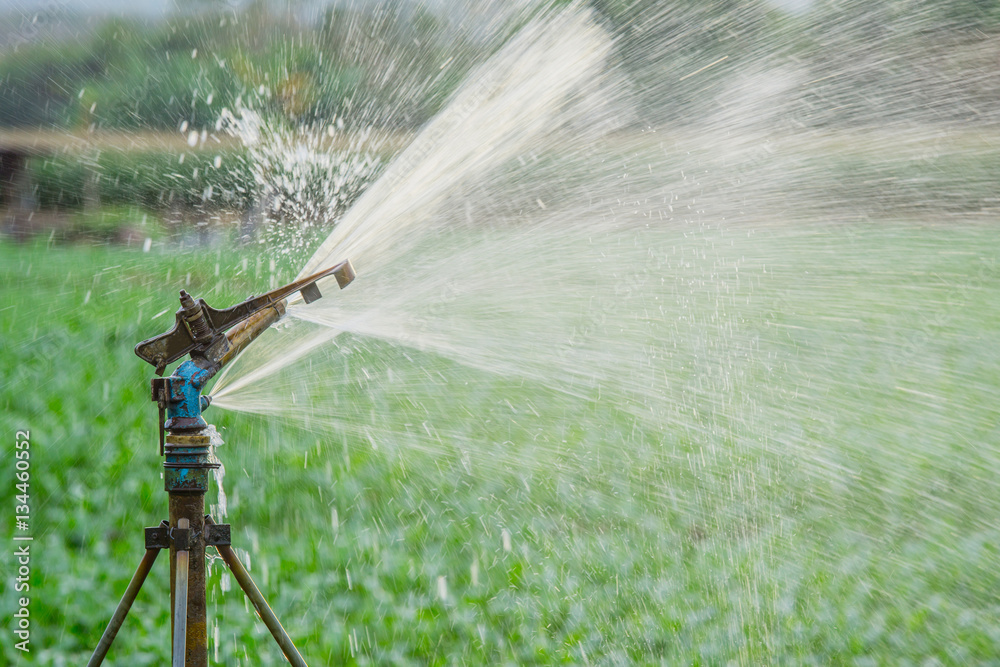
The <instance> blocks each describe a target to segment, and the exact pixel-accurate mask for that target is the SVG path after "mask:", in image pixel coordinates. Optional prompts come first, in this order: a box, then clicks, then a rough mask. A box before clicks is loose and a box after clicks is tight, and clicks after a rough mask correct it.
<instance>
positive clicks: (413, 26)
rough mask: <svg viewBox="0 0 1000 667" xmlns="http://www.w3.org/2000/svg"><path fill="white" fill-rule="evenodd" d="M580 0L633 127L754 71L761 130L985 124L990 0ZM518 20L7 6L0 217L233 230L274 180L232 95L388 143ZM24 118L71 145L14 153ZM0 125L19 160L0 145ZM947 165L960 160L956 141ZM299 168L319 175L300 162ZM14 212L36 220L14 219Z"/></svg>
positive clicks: (675, 119) (432, 107) (661, 121)
mask: <svg viewBox="0 0 1000 667" xmlns="http://www.w3.org/2000/svg"><path fill="white" fill-rule="evenodd" d="M550 4H552V5H560V4H568V3H567V2H566V0H545V1H543V2H539V3H537V11H544V9H545V8H546V6H547V5H550ZM585 4H588V5H589V6H591V7H592V8H593V10H594V12H595V15H596V16H597V18H598V20H599V21H600V22H601V23H602V24H603V25H605V26H606V27H607V29H608V30H609V32H610V33H612V34H613V35H614V37H615V39H616V43H617V46H618V47H619V48H618V50H617V56H616V65H617V67H618V69H619V71H620V72H622V73H624V75H625V77H624V78H625V80H627V81H629V82H630V92H629V94H630V95H632V96H634V98H635V99H634V102H635V104H634V108H636V109H638V110H639V111H638V113H636V115H635V117H634V118H631V119H629V120H630V122H631V123H632V124H633V126H634V127H635V128H636V129H644V128H648V127H651V126H652V127H661V128H662V127H669V128H674V129H676V128H681V129H683V128H684V127H685V126H688V125H691V124H696V123H698V122H703V121H704V120H705V119H709V120H711V119H718V118H719V116H720V115H725V114H726V113H733V112H732V110H731V107H732V105H733V104H734V103H735V104H739V101H740V96H743V98H746V99H752V98H753V97H754V96H755V95H757V96H758V97H760V96H762V95H765V94H767V91H766V90H763V92H761V91H762V89H765V88H767V87H769V86H771V87H775V86H776V87H779V88H782V89H783V90H785V92H786V94H784V95H783V96H782V98H781V99H782V100H783V102H782V104H783V107H782V108H781V109H780V110H778V112H777V113H775V114H774V115H773V118H772V120H773V119H778V126H773V124H772V126H769V128H768V130H769V132H778V133H780V132H783V131H786V132H794V131H801V130H807V131H820V132H823V131H841V130H845V131H849V132H854V131H857V130H864V129H869V128H872V127H878V128H882V127H885V126H886V125H896V126H908V127H912V126H920V127H928V126H939V127H940V126H952V127H954V126H955V125H957V124H961V125H962V126H964V127H972V126H981V127H987V126H994V125H996V123H997V122H998V121H1000V104H997V101H998V100H1000V69H998V68H997V67H996V66H995V64H996V62H997V58H998V57H1000V0H985V1H984V0H955V1H951V2H945V3H942V2H936V1H934V0H898V1H896V2H887V3H870V2H864V1H862V0H719V1H716V2H710V3H705V2H698V1H696V0H676V1H673V2H663V1H662V0H587V2H585ZM491 8H492V9H491ZM529 15H530V12H521V11H511V10H509V8H508V9H507V10H505V11H504V10H499V9H497V8H496V5H495V4H491V3H484V4H483V5H482V7H480V6H478V5H475V4H463V3H449V2H417V1H408V0H370V1H361V2H351V3H344V2H332V3H330V4H323V3H319V4H317V3H304V2H289V3H278V2H273V1H269V0H254V1H252V2H249V3H243V4H231V3H222V2H214V1H211V0H176V1H175V2H174V3H173V4H172V5H170V7H169V8H164V11H162V12H159V13H156V14H155V15H145V16H143V15H139V14H129V13H123V12H118V13H110V12H109V13H107V14H104V15H101V14H84V13H82V10H80V9H78V8H74V7H73V6H72V5H71V4H60V3H57V2H50V3H48V4H46V5H40V6H39V9H38V11H33V10H31V9H25V8H24V7H21V8H19V9H17V10H10V11H8V13H7V15H6V16H5V18H4V20H0V164H5V165H6V166H5V168H4V172H3V180H4V181H6V182H5V187H4V188H3V190H2V191H0V211H5V213H4V214H3V224H2V226H3V228H4V229H5V230H7V231H8V232H13V233H14V235H16V236H18V237H26V236H29V235H31V234H34V233H38V232H40V231H45V232H47V231H48V230H49V229H50V228H58V229H60V230H67V229H70V230H71V229H74V228H75V227H74V225H72V224H68V223H66V221H65V219H64V218H65V215H66V214H67V213H73V212H78V211H82V210H84V209H90V210H93V209H95V208H97V207H99V206H112V207H126V208H129V207H131V208H136V209H141V211H143V215H146V216H147V217H149V216H152V217H154V218H157V219H158V220H162V221H163V224H164V226H165V227H166V228H173V229H175V230H176V229H179V228H181V227H183V226H185V225H190V224H195V223H194V221H195V220H198V221H201V222H204V221H205V220H227V221H241V222H240V224H239V225H234V226H232V228H233V229H238V230H239V231H238V232H237V234H239V235H244V236H245V235H246V233H247V231H248V230H249V231H253V229H254V227H255V226H256V224H257V223H256V222H255V220H256V219H258V218H267V217H268V215H269V214H268V212H267V210H263V211H262V210H260V209H261V207H264V209H266V205H267V203H268V200H269V198H270V199H271V200H273V199H274V197H273V194H274V193H273V192H270V193H269V191H268V187H270V186H269V185H268V183H266V182H265V181H267V180H268V178H270V176H269V175H268V174H266V173H263V172H262V169H261V168H260V166H259V159H258V158H259V156H256V155H248V154H247V152H246V147H245V146H243V145H242V144H241V143H240V142H239V141H235V140H233V139H232V137H228V136H227V134H226V132H225V131H224V130H223V129H222V128H221V125H220V119H221V118H222V117H224V116H225V114H226V113H227V110H238V109H241V108H250V109H253V110H254V112H255V113H258V114H260V116H261V117H262V118H264V119H265V122H266V123H268V124H270V125H271V126H274V127H278V126H282V127H288V128H309V131H310V132H312V133H313V134H322V133H323V131H324V129H325V128H330V130H331V134H330V136H333V134H334V130H336V134H337V135H338V136H344V137H348V136H352V133H357V132H359V131H366V132H369V133H373V136H375V137H376V138H377V139H381V140H384V138H385V137H386V136H389V135H393V136H395V137H397V138H402V141H405V138H406V137H408V136H410V135H411V134H412V133H413V132H414V131H415V130H416V129H417V128H419V127H420V126H421V125H422V124H423V123H425V122H426V121H427V120H428V119H430V118H431V117H432V116H433V115H434V114H435V112H436V111H437V110H438V109H440V108H441V106H442V105H443V104H444V103H445V101H446V100H447V99H448V98H449V95H450V94H451V93H452V92H453V91H454V90H455V88H456V87H457V86H458V84H459V83H460V82H461V81H462V80H463V79H464V77H465V76H466V75H467V74H468V72H469V71H470V69H471V68H472V67H473V66H474V65H476V64H477V63H480V62H482V61H484V60H485V59H486V58H487V57H488V56H489V55H490V54H491V53H492V52H494V51H495V50H496V49H497V48H499V46H500V45H502V43H503V42H504V40H505V39H506V37H507V36H509V35H510V34H512V33H513V31H514V30H516V28H517V27H518V25H519V24H520V23H523V22H524V21H525V20H527V18H528V16H529ZM679 73H686V74H684V75H681V76H678V74H679ZM694 74H697V76H694ZM741 86H742V88H741ZM734 91H736V93H735V94H734ZM741 91H742V92H741ZM734 100H735V102H734ZM746 122H748V123H753V122H754V119H753V118H746ZM373 128H374V131H373ZM38 132H43V133H49V134H50V135H51V134H57V135H58V134H64V135H66V136H74V137H82V138H83V140H82V142H77V143H76V144H72V142H67V145H66V146H65V147H61V146H56V147H54V148H50V149H48V150H43V151H40V150H24V149H23V145H24V144H25V142H27V143H28V144H31V141H32V140H31V137H32V136H33V135H32V133H38ZM12 133H13V135H15V136H18V137H20V144H19V145H20V146H21V147H20V148H17V150H18V151H20V154H18V153H16V152H14V153H3V151H4V148H5V143H4V137H7V139H9V137H10V136H12ZM25 133H27V137H28V139H24V136H25ZM142 133H147V134H148V133H154V134H157V135H167V136H172V137H173V138H174V139H175V142H174V143H175V144H176V145H164V144H163V142H159V144H157V142H149V141H146V142H135V145H133V146H131V147H124V148H123V147H122V146H120V145H118V146H114V147H113V148H109V147H107V146H105V145H104V144H103V143H102V141H104V140H103V139H100V137H104V138H106V137H107V136H109V135H114V134H118V135H121V134H130V135H131V134H142ZM189 137H194V140H191V139H189ZM227 139H228V141H227ZM402 141H396V142H395V143H393V142H386V141H381V143H379V141H376V142H374V144H372V146H368V147H366V148H364V149H362V148H361V147H359V146H358V145H356V144H352V145H351V146H350V147H349V149H344V150H350V151H354V152H355V153H358V152H364V151H366V150H367V151H370V152H372V154H373V155H374V157H373V158H372V161H373V162H378V161H382V162H383V163H384V158H385V157H388V156H389V155H391V153H392V152H393V151H394V150H396V149H398V147H399V146H400V145H402ZM7 143H10V141H8V142H7ZM14 143H17V142H14ZM36 143H37V142H36ZM56 143H58V142H56ZM168 143H169V142H168ZM348 143H350V142H348ZM187 144H190V145H187ZM311 149H312V150H317V149H322V147H317V146H312V147H311ZM368 157H371V156H368ZM366 159H368V158H367V157H366ZM837 159H840V157H839V156H838V158H837ZM986 159H987V161H988V164H983V165H978V163H975V164H972V168H973V170H974V171H976V170H978V171H985V172H990V171H991V170H992V164H994V163H995V161H996V155H995V154H994V153H989V154H988V155H987V156H986ZM220 160H221V164H222V166H221V167H219V166H216V165H218V164H219V162H220ZM255 161H256V162H255ZM959 162H961V163H962V164H964V165H969V164H970V162H969V159H968V156H963V157H962V159H961V160H959ZM268 169H271V170H272V171H273V170H274V169H276V167H275V166H274V165H269V166H268ZM859 169H860V172H858V173H865V174H867V175H869V176H871V178H867V177H866V178H867V180H866V181H865V182H870V181H872V179H874V182H897V181H901V180H902V181H906V180H907V177H906V174H907V173H908V171H907V166H905V165H904V166H902V167H901V166H900V165H898V164H892V165H883V164H873V163H871V162H870V161H869V162H867V163H865V164H862V165H860V166H859ZM306 170H307V171H310V172H311V176H310V178H313V179H316V178H319V179H322V178H324V175H323V173H322V169H320V168H318V167H317V166H316V165H313V166H311V167H307V168H306ZM911 171H912V170H911ZM15 172H16V174H15ZM377 173H378V169H377V168H372V169H368V170H365V171H364V173H363V174H362V175H361V176H359V177H358V178H357V179H356V182H355V183H354V187H353V188H351V189H349V190H350V191H349V192H345V193H343V195H342V197H341V200H339V202H338V206H337V207H334V208H335V209H336V210H343V208H344V207H346V206H347V205H349V204H350V201H351V198H352V197H353V196H354V195H355V194H357V193H358V192H360V190H361V189H362V188H363V186H364V183H365V182H366V179H367V178H370V177H373V176H375V175H377ZM945 176H946V178H944V179H943V180H941V181H940V182H941V183H944V184H945V185H948V184H951V185H954V184H955V183H956V182H962V181H963V175H962V174H961V173H958V172H956V173H954V174H950V173H949V174H946V175H945ZM314 185H315V184H314ZM943 187H944V186H942V188H943ZM942 188H939V189H942ZM272 189H273V188H272ZM313 189H317V190H321V189H323V186H322V184H319V185H316V187H315V188H313ZM942 192H943V189H942ZM976 201H977V202H978V201H979V200H978V199H977V200H976ZM974 204H975V202H974ZM976 205H978V204H976ZM255 206H256V207H257V208H256V209H255ZM11 210H14V211H15V213H14V214H12V213H11ZM25 210H30V211H36V210H40V211H43V212H46V211H47V212H51V213H53V214H54V216H55V217H53V215H50V216H48V217H46V216H45V215H42V216H37V217H35V216H31V220H30V222H28V221H27V220H28V216H26V215H24V214H23V211H25ZM18 211H21V212H22V213H18ZM328 212H329V211H327V213H328ZM335 212H336V211H334V213H335ZM314 213H315V212H314V211H312V210H311V211H310V214H311V215H312V214H314ZM56 214H58V215H56ZM59 216H63V217H62V218H60V217H59ZM271 217H281V216H275V215H272V216H271ZM286 217H287V216H286ZM63 236H65V237H67V238H76V237H77V236H78V235H74V234H73V233H67V234H63ZM117 236H119V237H125V238H127V237H129V235H128V234H127V233H125V234H119V235H117Z"/></svg>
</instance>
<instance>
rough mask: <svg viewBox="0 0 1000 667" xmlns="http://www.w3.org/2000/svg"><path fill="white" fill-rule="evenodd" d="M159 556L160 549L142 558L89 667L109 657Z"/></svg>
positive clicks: (149, 551)
mask: <svg viewBox="0 0 1000 667" xmlns="http://www.w3.org/2000/svg"><path fill="white" fill-rule="evenodd" d="M159 555H160V550H159V549H146V555H144V556H143V557H142V562H140V563H139V567H138V568H136V571H135V574H133V575H132V580H131V581H130V582H128V588H126V589H125V594H124V595H123V596H122V599H121V602H119V603H118V608H117V609H115V613H114V616H112V617H111V622H110V623H108V627H107V629H106V630H105V631H104V634H103V635H101V641H100V642H99V643H98V644H97V648H96V649H94V655H92V656H90V662H88V663H87V667H98V666H99V665H100V664H101V663H102V662H104V658H105V656H107V655H108V650H109V649H110V648H111V643H112V642H113V641H114V640H115V636H116V635H117V634H118V630H120V629H121V627H122V623H124V622H125V617H126V616H128V610H129V609H131V608H132V603H133V602H135V598H136V596H137V595H139V589H141V588H142V584H143V583H144V582H145V581H146V575H147V574H149V571H150V570H151V569H152V568H153V563H154V562H156V557H157V556H159Z"/></svg>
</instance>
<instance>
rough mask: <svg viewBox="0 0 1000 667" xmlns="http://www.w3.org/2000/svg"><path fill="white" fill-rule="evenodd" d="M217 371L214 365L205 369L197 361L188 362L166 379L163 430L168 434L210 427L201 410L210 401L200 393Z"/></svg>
mask: <svg viewBox="0 0 1000 667" xmlns="http://www.w3.org/2000/svg"><path fill="white" fill-rule="evenodd" d="M216 370H217V369H216V368H215V367H214V366H209V367H208V368H203V367H202V366H201V365H200V364H198V363H197V362H196V361H185V362H184V363H183V364H181V365H180V366H178V367H177V369H176V370H175V371H174V374H173V375H171V376H170V377H168V378H166V385H167V421H166V422H165V423H164V424H163V427H164V428H165V429H167V431H170V432H171V433H172V432H174V431H190V430H195V429H203V428H205V427H206V426H208V424H207V423H206V422H205V419H204V418H203V417H202V416H201V411H202V409H204V408H206V407H208V403H209V402H210V401H209V399H208V397H206V396H202V395H201V390H202V389H204V388H205V385H206V384H208V381H209V380H211V379H212V378H213V377H214V376H215V373H216Z"/></svg>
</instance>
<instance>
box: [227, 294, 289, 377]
mask: <svg viewBox="0 0 1000 667" xmlns="http://www.w3.org/2000/svg"><path fill="white" fill-rule="evenodd" d="M286 303H287V301H285V300H282V301H278V302H276V303H274V304H272V305H271V306H269V307H267V308H265V309H263V310H261V311H259V312H257V313H255V314H254V315H251V316H250V317H249V318H247V319H246V320H244V321H243V322H241V323H240V324H238V325H237V326H236V327H234V328H233V329H232V330H231V331H229V333H227V334H226V338H227V339H229V351H228V352H226V353H225V354H224V355H222V359H221V360H220V361H219V366H220V367H222V366H225V365H226V364H228V363H229V362H230V361H232V360H233V359H235V358H236V355H238V354H239V353H240V352H242V351H243V350H244V349H245V348H246V346H247V345H249V344H250V343H252V342H253V341H254V340H256V339H257V336H259V335H261V334H262V333H264V331H265V330H266V329H267V328H268V327H269V326H271V325H272V324H274V323H275V322H277V321H278V320H280V319H281V318H282V317H284V315H285V305H286Z"/></svg>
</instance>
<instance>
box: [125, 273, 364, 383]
mask: <svg viewBox="0 0 1000 667" xmlns="http://www.w3.org/2000/svg"><path fill="white" fill-rule="evenodd" d="M354 275H355V274H354V267H353V266H351V262H350V260H345V261H343V262H341V263H340V264H337V265H336V266H333V267H331V268H329V269H326V270H323V271H320V272H319V273H314V274H313V275H311V276H308V277H306V278H302V279H301V280H296V281H295V282H291V283H289V284H287V285H285V286H283V287H279V288H278V289H276V290H272V291H270V292H268V293H267V294H263V295H261V296H256V297H250V298H249V299H247V300H246V301H244V302H242V303H238V304H236V305H235V306H233V307H231V308H226V309H225V310H216V309H215V308H212V307H211V306H209V305H208V304H207V303H205V300H204V299H198V300H197V301H195V300H194V299H193V298H192V297H191V295H189V294H188V293H187V292H185V291H184V290H181V308H180V310H178V311H177V315H176V321H175V322H174V326H173V328H172V329H170V331H168V332H166V333H163V334H160V335H159V336H154V337H153V338H150V339H148V340H144V341H142V342H141V343H139V344H138V345H136V346H135V353H136V355H138V357H139V358H140V359H142V360H143V361H146V362H148V363H150V364H152V365H153V366H155V367H156V374H157V375H163V371H164V369H165V368H166V367H167V365H168V364H171V363H173V362H175V361H177V360H178V359H180V358H181V357H183V356H184V355H185V354H188V353H189V352H190V353H191V356H192V357H204V358H206V359H207V360H208V361H209V362H212V363H213V364H219V365H221V363H224V362H223V358H224V357H225V354H226V352H227V351H228V350H229V344H228V341H227V340H226V336H225V332H226V330H228V329H230V328H232V327H234V326H235V325H237V324H239V323H240V322H243V321H244V320H246V319H247V318H249V317H251V316H253V315H254V314H255V313H258V312H260V311H262V310H264V309H266V308H275V309H278V310H280V312H281V313H283V312H284V303H283V302H284V300H285V299H287V298H288V297H289V296H291V295H292V294H294V293H295V292H301V294H302V298H303V300H304V301H305V302H306V303H312V302H313V301H315V300H317V299H319V298H322V296H323V295H322V294H321V293H320V291H319V287H318V286H317V285H316V282H317V281H318V280H320V279H322V278H326V277H327V276H334V277H335V278H336V279H337V284H338V285H339V286H340V289H344V288H345V287H347V286H348V285H349V284H351V281H352V280H354Z"/></svg>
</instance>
